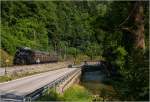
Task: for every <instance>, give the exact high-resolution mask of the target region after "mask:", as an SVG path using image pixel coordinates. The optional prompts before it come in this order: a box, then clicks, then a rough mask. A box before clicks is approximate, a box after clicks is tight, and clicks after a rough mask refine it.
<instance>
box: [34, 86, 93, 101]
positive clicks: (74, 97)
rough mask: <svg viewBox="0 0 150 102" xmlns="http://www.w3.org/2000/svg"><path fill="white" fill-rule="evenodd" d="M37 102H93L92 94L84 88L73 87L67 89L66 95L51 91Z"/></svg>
mask: <svg viewBox="0 0 150 102" xmlns="http://www.w3.org/2000/svg"><path fill="white" fill-rule="evenodd" d="M37 101H69V102H70V101H78V102H91V101H92V98H91V94H90V93H89V91H87V90H86V89H85V88H84V87H83V86H80V85H73V86H72V87H70V88H69V89H67V90H66V91H65V92H64V94H62V95H61V94H58V93H56V92H55V91H54V90H51V89H49V90H48V91H47V92H46V93H45V94H44V95H42V96H41V97H39V98H38V99H37Z"/></svg>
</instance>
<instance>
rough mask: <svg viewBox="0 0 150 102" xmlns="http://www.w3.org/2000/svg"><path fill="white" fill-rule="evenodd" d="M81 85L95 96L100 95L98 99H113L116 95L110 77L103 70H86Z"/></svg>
mask: <svg viewBox="0 0 150 102" xmlns="http://www.w3.org/2000/svg"><path fill="white" fill-rule="evenodd" d="M81 85H83V86H84V87H85V88H86V89H88V90H89V91H90V92H91V93H92V95H93V96H98V99H95V100H96V101H101V100H113V97H114V96H115V91H114V89H113V87H112V85H111V84H110V78H109V77H107V75H106V74H105V73H104V72H103V71H101V70H99V71H92V72H84V73H83V74H82V76H81Z"/></svg>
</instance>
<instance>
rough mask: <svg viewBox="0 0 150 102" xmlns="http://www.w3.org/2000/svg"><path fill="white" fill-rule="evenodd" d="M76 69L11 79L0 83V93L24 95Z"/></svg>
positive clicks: (64, 69)
mask: <svg viewBox="0 0 150 102" xmlns="http://www.w3.org/2000/svg"><path fill="white" fill-rule="evenodd" d="M76 69H77V68H63V69H59V70H54V71H49V72H45V73H40V74H36V75H32V76H28V77H24V78H20V79H17V80H12V81H9V82H4V83H0V92H1V94H3V93H10V94H14V95H19V96H25V95H27V94H29V93H32V92H34V91H35V90H37V89H39V88H41V87H43V86H45V85H47V84H49V83H51V82H52V81H54V80H56V79H58V78H59V77H61V76H64V75H66V74H67V73H70V72H72V71H75V70H76Z"/></svg>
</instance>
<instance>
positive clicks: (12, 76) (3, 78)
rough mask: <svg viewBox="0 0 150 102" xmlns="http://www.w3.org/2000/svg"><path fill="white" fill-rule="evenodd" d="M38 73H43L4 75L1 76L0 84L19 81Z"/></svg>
mask: <svg viewBox="0 0 150 102" xmlns="http://www.w3.org/2000/svg"><path fill="white" fill-rule="evenodd" d="M38 73H41V72H26V73H19V74H18V73H15V74H13V75H3V76H0V83H1V82H6V81H10V80H14V79H18V78H22V77H26V76H30V75H34V74H38Z"/></svg>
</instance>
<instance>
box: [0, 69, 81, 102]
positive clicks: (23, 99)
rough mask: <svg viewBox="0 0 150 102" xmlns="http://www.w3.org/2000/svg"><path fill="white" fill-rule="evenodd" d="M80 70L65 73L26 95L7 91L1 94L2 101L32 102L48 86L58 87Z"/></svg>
mask: <svg viewBox="0 0 150 102" xmlns="http://www.w3.org/2000/svg"><path fill="white" fill-rule="evenodd" d="M78 70H81V69H76V70H74V71H72V72H70V73H68V74H66V75H63V76H61V77H59V78H57V79H56V80H54V81H52V82H50V83H49V84H47V85H45V86H43V87H41V88H39V89H37V90H35V91H34V92H32V93H30V94H27V95H25V96H17V95H13V94H9V93H8V94H7V93H5V92H4V93H1V94H0V102H31V101H32V100H35V99H37V98H38V97H39V96H41V95H42V94H43V93H44V92H45V91H46V90H48V88H52V87H54V88H55V87H56V86H57V85H59V84H60V83H62V82H64V81H65V80H66V79H67V78H68V77H70V76H71V75H72V74H74V73H75V72H77V71H78Z"/></svg>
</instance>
